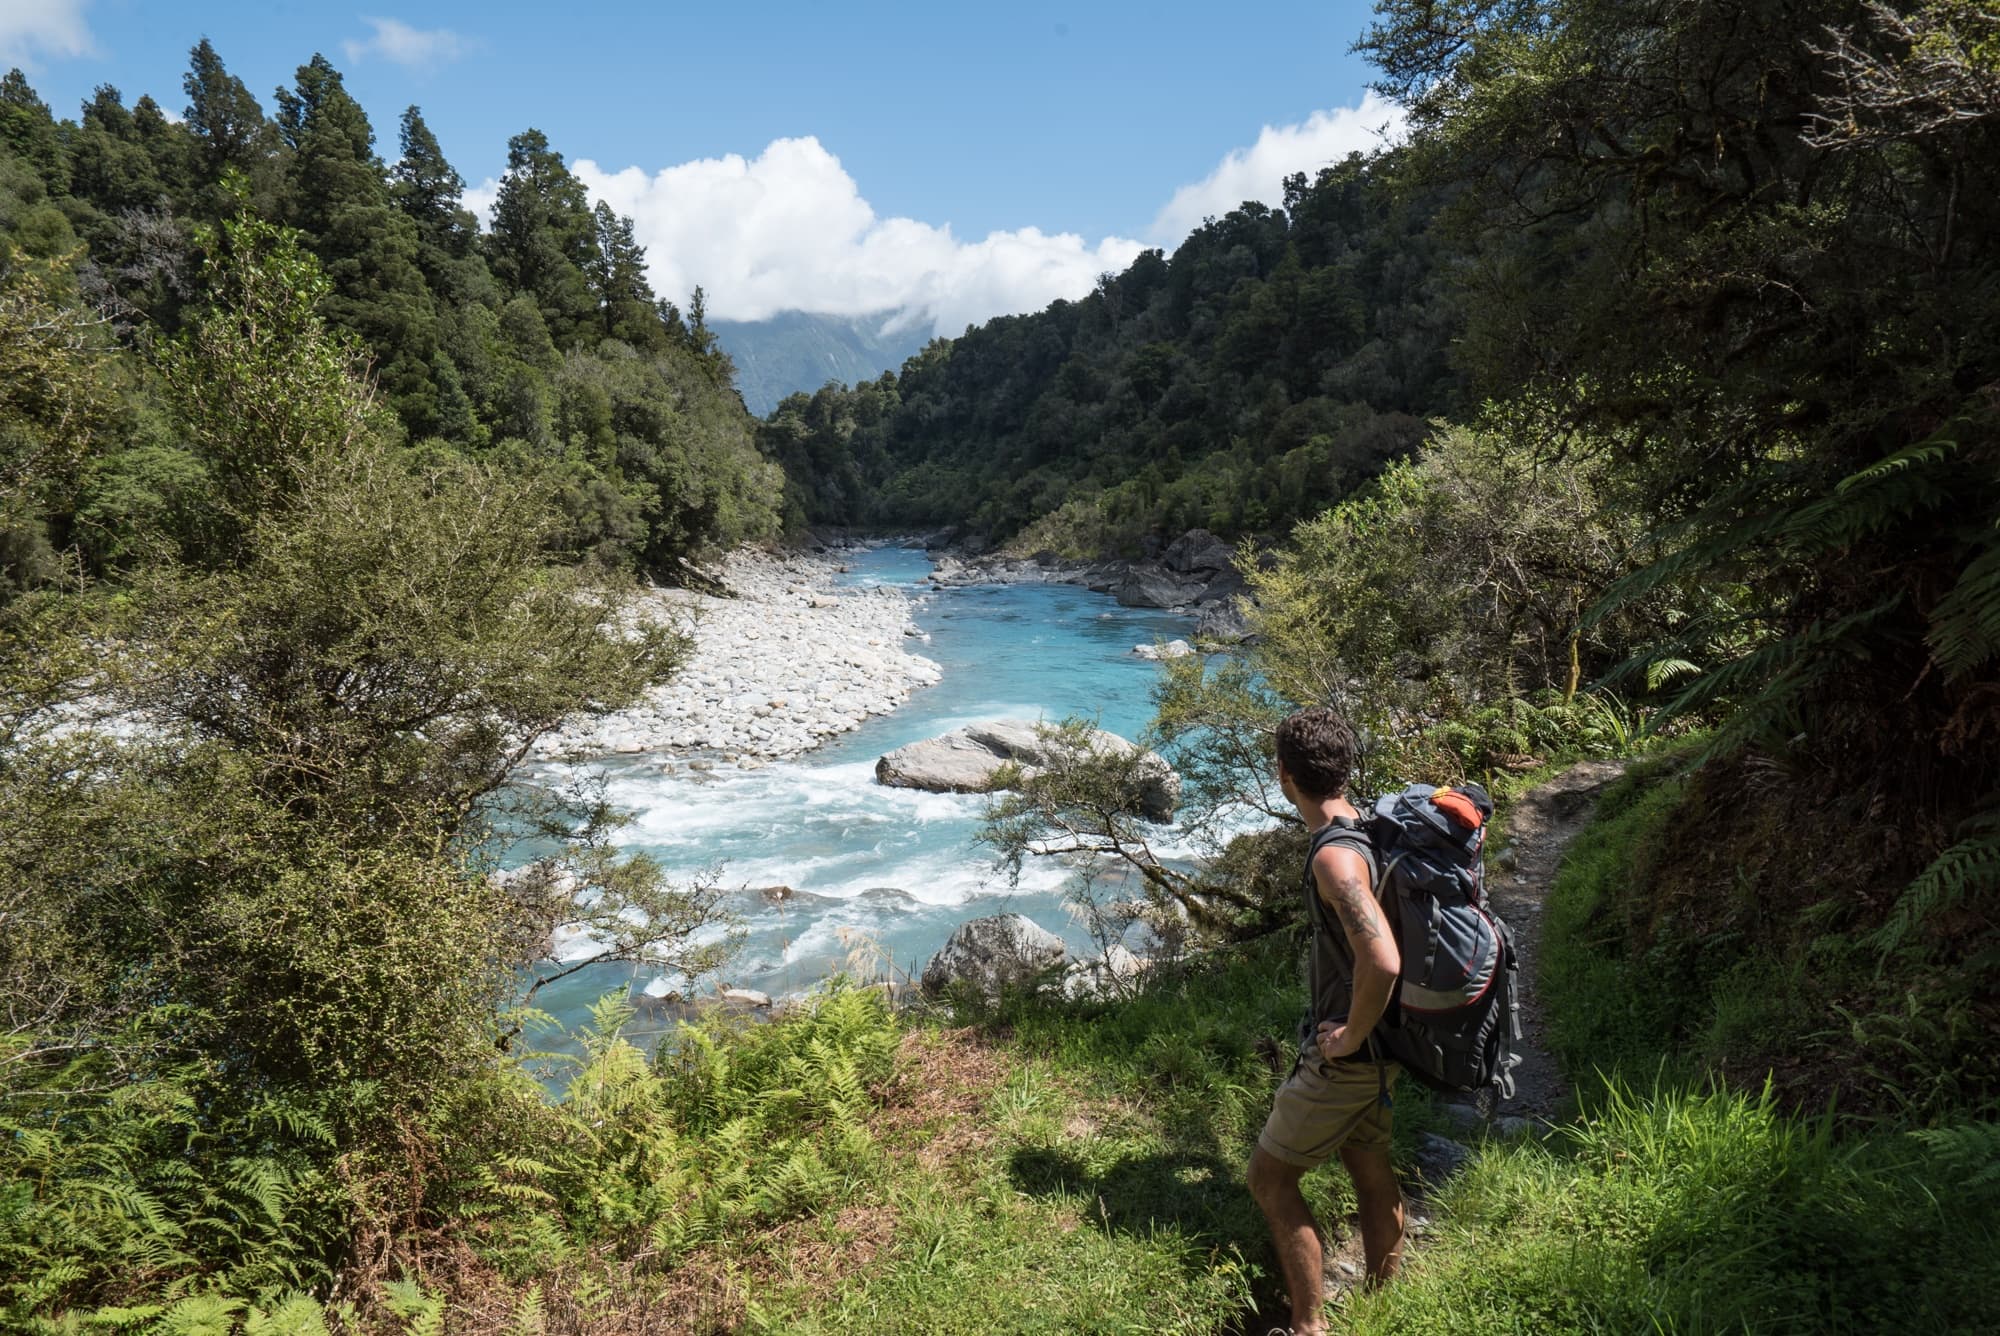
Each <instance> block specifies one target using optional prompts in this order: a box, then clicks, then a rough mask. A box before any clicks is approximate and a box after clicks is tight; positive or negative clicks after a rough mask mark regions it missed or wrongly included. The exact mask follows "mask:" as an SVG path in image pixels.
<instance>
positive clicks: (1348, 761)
mask: <svg viewBox="0 0 2000 1336" xmlns="http://www.w3.org/2000/svg"><path fill="white" fill-rule="evenodd" d="M1353 766H1354V734H1353V731H1352V730H1350V729H1349V728H1348V726H1347V723H1346V721H1345V720H1343V719H1342V718H1341V717H1340V716H1339V715H1337V714H1335V713H1334V712H1333V711H1332V710H1328V709H1319V708H1315V709H1310V710H1301V711H1300V712H1299V713H1297V714H1294V715H1292V716H1291V717H1290V718H1288V719H1286V720H1285V721H1284V722H1283V723H1281V724H1280V725H1278V785H1279V787H1280V788H1281V789H1282V790H1283V791H1284V794H1285V797H1286V798H1287V799H1288V800H1290V802H1291V804H1292V805H1293V806H1294V807H1296V808H1297V809H1298V812H1299V816H1300V818H1301V819H1302V820H1304V822H1305V823H1306V828H1307V829H1308V830H1310V831H1311V832H1312V833H1313V838H1312V851H1311V853H1310V855H1309V858H1308V862H1307V868H1306V875H1305V891H1306V895H1307V896H1308V903H1307V909H1308V911H1309V918H1310V921H1311V923H1312V925H1313V935H1312V953H1311V957H1310V963H1309V965H1308V982H1309V985H1310V991H1311V1006H1312V1012H1311V1017H1310V1026H1311V1033H1310V1035H1308V1036H1305V1037H1304V1038H1305V1042H1304V1045H1303V1047H1302V1049H1301V1051H1300V1053H1299V1060H1298V1062H1297V1063H1296V1064H1295V1065H1294V1067H1293V1068H1292V1074H1291V1076H1290V1077H1289V1078H1288V1079H1287V1080H1286V1081H1285V1083H1284V1085H1283V1086H1281V1087H1280V1088H1279V1090H1278V1096H1277V1099H1276V1101H1275V1102H1274V1104H1273V1106H1272V1108H1271V1116H1270V1119H1269V1120H1268V1121H1267V1122H1266V1123H1265V1124H1264V1130H1263V1132H1262V1133H1261V1134H1260V1135H1259V1136H1258V1138H1257V1149H1256V1150H1255V1151H1253V1152H1252V1153H1251V1156H1250V1192H1251V1195H1252V1196H1254V1197H1255V1198H1256V1199H1257V1204H1258V1206H1260V1207H1262V1208H1263V1211H1264V1217H1265V1219H1267V1220H1269V1221H1270V1223H1271V1238H1272V1241H1273V1242H1274V1243H1275V1244H1276V1245H1277V1250H1278V1261H1279V1263H1280V1265H1282V1266H1283V1268H1284V1272H1285V1288H1286V1292H1287V1294H1288V1295H1289V1297H1290V1299H1291V1305H1292V1327H1291V1330H1292V1331H1293V1332H1295V1333H1298V1336H1308V1334H1309V1333H1314V1332H1322V1331H1324V1330H1325V1329H1326V1328H1325V1325H1324V1322H1323V1320H1322V1318H1321V1316H1320V1298H1321V1291H1320V1285H1321V1281H1320V1273H1321V1267H1322V1265H1323V1254H1322V1249H1321V1240H1320V1233H1319V1226H1318V1222H1316V1221H1315V1220H1314V1219H1313V1215H1312V1211H1311V1209H1310V1208H1309V1207H1307V1205H1306V1201H1305V1197H1304V1196H1303V1195H1302V1194H1301V1193H1300V1191H1299V1180H1300V1179H1301V1178H1303V1177H1304V1176H1305V1174H1306V1173H1307V1171H1308V1170H1311V1169H1313V1168H1315V1167H1317V1166H1318V1165H1320V1164H1322V1163H1324V1162H1325V1161H1326V1160H1327V1158H1328V1157H1330V1156H1332V1155H1335V1154H1338V1155H1339V1156H1340V1162H1341V1164H1342V1165H1343V1166H1344V1167H1345V1168H1346V1170H1347V1174H1348V1177H1349V1178H1351V1179H1353V1180H1354V1195H1355V1200H1356V1203H1357V1205H1358V1208H1359V1214H1360V1219H1361V1246H1362V1249H1363V1251H1364V1253H1365V1254H1366V1256H1367V1261H1368V1283H1369V1284H1370V1285H1379V1284H1381V1283H1382V1282H1383V1281H1385V1280H1387V1279H1389V1278H1390V1277H1391V1276H1393V1275H1395V1273H1396V1268H1397V1266H1398V1265H1399V1263H1400V1262H1401V1260H1402V1253H1403V1194H1402V1190H1401V1188H1400V1187H1398V1186H1397V1183H1396V1173H1395V1170H1394V1169H1393V1168H1392V1167H1391V1165H1390V1163H1389V1113H1390V1104H1389V1090H1390V1087H1391V1086H1392V1085H1393V1084H1394V1083H1395V1079H1396V1075H1397V1072H1398V1070H1399V1069H1398V1068H1397V1067H1396V1066H1395V1064H1394V1063H1391V1062H1388V1061H1386V1060H1383V1061H1381V1062H1377V1061H1375V1060H1374V1059H1373V1058H1372V1057H1371V1047H1370V1044H1369V1042H1368V1041H1369V1035H1370V1032H1371V1031H1372V1030H1373V1029H1374V1027H1375V1025H1376V1022H1378V1021H1380V1020H1381V1019H1382V1014H1383V1012H1384V1011H1385V1010H1386V1009H1387V1007H1388V1005H1389V999H1390V996H1391V993H1392V990H1393V989H1394V987H1395V983H1396V976H1397V971H1398V970H1399V969H1400V968H1401V967H1402V961H1401V958H1400V956H1399V954H1398V952H1397V948H1396V937H1395V933H1394V932H1393V931H1392V930H1391V928H1390V926H1389V921H1388V917H1387V916H1386V915H1385V914H1384V913H1383V912H1382V906H1381V904H1380V902H1379V901H1377V899H1376V898H1375V878H1376V869H1375V866H1374V862H1375V859H1374V854H1373V852H1372V850H1371V849H1370V847H1369V843H1368V839H1367V836H1366V835H1365V833H1364V832H1362V831H1361V830H1360V829H1359V828H1358V827H1356V826H1354V825H1353V824H1352V823H1353V822H1355V821H1356V820H1357V818H1358V816H1359V813H1357V812H1356V811H1355V809H1354V805H1353V804H1352V803H1350V802H1349V801H1348V800H1347V780H1348V776H1349V773H1350V772H1351V771H1352V769H1353ZM1314 900H1317V904H1315V903H1313V901H1314Z"/></svg>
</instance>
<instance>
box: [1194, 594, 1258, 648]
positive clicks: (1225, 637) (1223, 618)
mask: <svg viewBox="0 0 2000 1336" xmlns="http://www.w3.org/2000/svg"><path fill="white" fill-rule="evenodd" d="M1194 638H1195V639H1196V640H1206V641H1209V642H1210V643H1212V644H1217V645H1240V644H1242V643H1243V642H1244V641H1246V640H1248V639H1250V618H1249V617H1248V615H1246V614H1245V613H1244V611H1243V605H1242V604H1241V603H1240V602H1238V601H1237V600H1235V599H1229V600H1227V601H1226V602H1222V603H1215V604H1211V605H1209V606H1207V607H1204V608H1203V609H1202V610H1201V616H1200V617H1198V618H1196V619H1195V624H1194Z"/></svg>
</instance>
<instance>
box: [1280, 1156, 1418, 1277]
mask: <svg viewBox="0 0 2000 1336" xmlns="http://www.w3.org/2000/svg"><path fill="white" fill-rule="evenodd" d="M1340 1162H1341V1163H1342V1164H1343V1165H1345V1166H1346V1167H1347V1176H1348V1177H1349V1178H1351V1179H1353V1180H1354V1202H1355V1212H1356V1214H1357V1215H1359V1216H1360V1218H1361V1251H1362V1253H1363V1254H1364V1255H1365V1256H1366V1257H1367V1259H1368V1284H1369V1285H1370V1287H1373V1286H1376V1285H1380V1284H1381V1283H1382V1282H1383V1281H1385V1280H1388V1279H1389V1278H1390V1277H1392V1276H1394V1275H1395V1274H1396V1270H1397V1268H1398V1267H1400V1266H1402V1264H1403V1188H1402V1185H1401V1184H1400V1183H1398V1182H1397V1181H1396V1170H1395V1167H1394V1166H1393V1165H1391V1164H1390V1163H1389V1150H1388V1148H1387V1147H1386V1146H1342V1147H1341V1148H1340ZM1295 1184H1296V1180H1295ZM1294 1191H1296V1185H1295V1187H1294ZM1266 1213H1267V1214H1268V1209H1267V1212H1266Z"/></svg>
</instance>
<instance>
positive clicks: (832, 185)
mask: <svg viewBox="0 0 2000 1336" xmlns="http://www.w3.org/2000/svg"><path fill="white" fill-rule="evenodd" d="M1402 125H1403V118H1402V113H1401V111H1400V109H1399V108H1397V107H1396V106H1395V105H1394V104H1393V103H1390V102H1387V101H1385V100H1383V99H1381V98H1379V97H1376V96H1374V95H1373V94H1370V95H1369V96H1367V97H1365V98H1363V99H1362V101H1361V103H1360V105H1359V106H1354V107H1343V108H1337V109H1335V110H1332V111H1322V112H1316V113H1314V114H1313V115H1312V116H1311V117H1309V118H1308V119H1307V120H1306V122H1305V123H1304V124H1302V125H1289V126H1281V127H1276V128H1273V127H1269V126H1267V127H1265V128H1264V130H1263V132H1262V133H1261V134H1259V135H1258V136H1257V142H1256V143H1255V144H1252V145H1251V146H1250V147H1248V148H1243V149H1237V150H1235V151H1234V152H1232V153H1230V154H1229V155H1228V156H1226V157H1225V158H1224V159H1223V160H1222V162H1221V163H1220V164H1219V165H1217V167H1216V168H1215V170H1214V171H1213V172H1211V173H1209V175H1208V176H1207V177H1206V178H1205V179H1203V180H1201V181H1198V182H1196V183H1195V184H1193V185H1189V186H1184V187H1182V188H1181V189H1180V190H1178V191H1176V192H1174V195H1173V198H1172V199H1171V200H1169V201H1168V202H1167V204H1166V207H1164V208H1163V209H1161V210H1160V212H1159V216H1158V217H1157V219H1156V220H1155V221H1154V223H1153V228H1152V234H1153V237H1154V240H1155V242H1156V243H1158V244H1162V245H1165V246H1168V247H1172V246H1174V245H1177V244H1179V242H1180V241H1181V240H1182V239H1183V238H1184V237H1186V236H1187V234H1188V233H1189V232H1191V231H1193V230H1194V228H1195V227H1197V226H1199V225H1200V223H1201V220H1202V219H1203V218H1204V217H1206V216H1209V215H1217V216H1219V215H1221V214H1224V213H1227V212H1228V211H1229V210H1231V209H1233V208H1235V207H1236V206H1237V205H1238V204H1240V203H1242V202H1243V201H1244V200H1246V199H1262V200H1265V201H1268V202H1270V203H1273V204H1275V203H1277V202H1278V201H1280V200H1281V199H1282V198H1283V184H1282V183H1283V180H1284V178H1285V176H1286V175H1288V174H1289V173H1292V172H1297V171H1305V172H1311V171H1313V170H1315V169H1317V168H1318V167H1320V166H1322V165H1325V164H1328V163H1334V162H1338V161H1340V160H1341V159H1342V158H1344V157H1346V156H1347V154H1348V153H1349V152H1352V151H1355V150H1360V151H1363V152H1365V151H1368V150H1371V149H1375V148H1379V147H1381V145H1382V143H1383V142H1384V138H1383V136H1384V133H1385V132H1386V134H1387V135H1388V136H1389V137H1390V138H1394V137H1396V136H1399V135H1400V134H1401V132H1402ZM571 169H572V170H573V171H574V172H575V173H576V175H577V176H578V178H579V179H581V180H582V182H583V184H584V186H585V187H586V188H587V189H588V190H589V191H590V193H591V195H592V196H593V197H595V198H596V199H600V200H603V201H604V202H606V203H608V204H609V205H610V206H611V207H612V208H613V209H615V210H617V211H618V212H619V213H621V214H624V215H626V216H628V217H630V218H631V219H632V222H633V228H634V231H635V232H636V233H637V235H638V238H639V241H640V242H641V243H642V244H643V245H644V246H645V247H646V259H647V264H648V267H649V268H650V270H651V273H652V280H653V287H654V289H655V290H656V291H658V292H659V293H660V294H661V295H662V296H665V297H669V298H671V299H672V300H674V301H676V302H685V301H686V300H687V297H688V294H689V293H691V292H692V291H693V290H694V288H695V285H696V284H700V285H701V287H702V289H703V290H704V291H705V293H706V294H707V297H708V310H709V313H710V314H711V315H713V316H715V317H717V318H718V319H725V320H762V319H764V318H766V317H768V316H771V315H774V314H776V313H777V312H779V311H785V310H801V311H812V312H816V313H819V314H825V315H873V314H877V313H884V312H888V313H893V323H895V324H898V325H909V324H914V323H925V324H928V325H929V326H930V327H931V329H932V330H933V331H934V332H936V333H939V334H948V335H949V334H957V333H959V332H960V331H962V330H963V329H964V328H965V327H966V326H967V325H969V324H978V323H980V322H981V321H984V320H988V319H991V318H992V317H994V316H996V315H1008V314H1012V313H1015V312H1020V311H1036V310H1040V309H1041V308H1042V307H1044V306H1047V305H1048V304H1049V303H1050V302H1052V301H1054V300H1056V299H1057V298H1071V299H1074V298H1078V297H1082V296H1084V295H1085V294H1087V293H1088V292H1089V291H1090V290H1091V288H1092V287H1093V286H1094V285H1095V283H1096V281H1097V278H1098V276H1099V275H1100V274H1103V273H1106V272H1116V271H1119V270H1122V269H1124V268H1125V267H1126V266H1127V265H1129V264H1130V263H1131V262H1132V261H1133V259H1135V258H1136V257H1137V256H1138V254H1139V252H1140V251H1141V250H1143V249H1145V244H1144V243H1142V242H1139V241H1135V240H1132V239H1130V238H1127V237H1119V236H1108V237H1104V238H1102V239H1100V240H1098V241H1097V242H1095V243H1092V242H1090V241H1088V240H1086V239H1085V238H1083V237H1080V236H1077V235H1076V234H1074V233H1070V232H1056V233H1051V232H1044V231H1042V230H1041V229H1039V228H1034V227H1027V228H1021V229H1019V230H1017V231H1006V232H993V233H990V234H988V235H987V236H986V237H984V238H983V239H980V240H967V239H962V238H960V237H958V236H957V235H955V234H954V233H953V231H952V229H951V227H950V225H949V224H944V225H938V224H932V223H925V222H920V221H918V220H916V219H913V218H882V217H878V216H877V215H876V213H875V210H874V208H873V207H872V206H870V205H869V203H868V201H867V199H866V198H864V197H863V196H862V194H861V189H860V186H859V185H858V183H856V181H855V180H854V178H853V177H852V176H850V175H848V173H847V170H846V168H844V167H842V166H841V163H840V159H839V158H837V157H835V156H834V155H833V154H832V153H830V152H828V151H827V149H826V148H825V146H824V145H822V144H821V143H820V141H819V140H818V139H816V138H813V137H811V136H807V137H804V138H799V139H778V140H774V141H772V142H771V143H770V144H769V145H768V146H767V147H766V148H765V149H764V151H763V152H762V153H759V154H758V155H757V156H756V157H754V158H746V157H744V156H742V155H740V154H734V153H732V154H729V155H727V156H725V157H721V158H703V159H700V160H699V161H696V162H686V163H682V164H681V165H679V166H677V167H668V168H666V169H665V170H663V171H658V172H650V173H649V172H647V171H645V170H644V169H642V168H639V167H627V168H624V169H623V170H622V171H609V170H606V169H605V168H603V167H601V166H599V165H598V164H597V163H595V162H593V161H591V160H590V159H588V158H579V159H578V160H577V161H576V162H574V163H572V164H571ZM497 193H498V188H497V186H496V184H495V183H494V182H493V181H490V180H489V181H487V182H485V183H484V184H483V185H479V186H474V187H472V188H471V189H469V190H467V191H466V192H465V206H466V207H467V208H469V209H472V210H473V211H475V212H476V213H477V214H479V215H480V216H481V217H482V218H485V217H489V216H490V214H491V210H492V207H493V201H494V198H495V196H496V195H497Z"/></svg>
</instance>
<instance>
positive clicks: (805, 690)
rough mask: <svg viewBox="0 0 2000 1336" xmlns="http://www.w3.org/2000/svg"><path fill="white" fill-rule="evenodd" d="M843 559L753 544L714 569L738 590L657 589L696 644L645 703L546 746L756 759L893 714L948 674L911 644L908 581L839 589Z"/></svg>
mask: <svg viewBox="0 0 2000 1336" xmlns="http://www.w3.org/2000/svg"><path fill="white" fill-rule="evenodd" d="M840 566H841V563H840V562H839V560H838V559H837V558H834V557H824V556H808V555H793V556H784V557H773V556H769V555H767V554H764V553H761V552H753V551H748V550H745V551H742V552H738V553H735V554H733V555H731V556H730V557H729V558H728V559H727V560H726V561H725V562H724V563H723V564H722V566H721V568H720V569H719V570H716V571H714V572H713V574H714V575H715V576H716V577H717V578H718V579H720V580H721V581H722V583H723V584H724V585H726V586H727V587H728V588H730V589H731V590H733V591H735V593H736V594H737V595H738V597H736V598H715V597H712V596H709V595H706V594H697V593H693V592H690V591H687V590H680V589H662V590H657V591H655V592H653V593H650V594H648V595H647V596H646V599H645V603H644V607H645V609H646V611H647V613H648V615H651V616H653V617H656V618H658V619H660V620H661V621H662V622H665V623H667V624H669V625H672V626H676V627H679V628H680V629H682V630H683V631H686V632H688V633H689V634H691V635H692V636H693V637H694V642H695V650H694V654H693V655H692V656H691V657H690V658H689V660H688V662H687V663H685V664H684V665H682V667H681V669H680V671H679V672H678V673H676V674H675V676H674V679H673V680H672V681H671V682H668V683H667V684H666V685H665V686H662V687H658V688H656V689H655V690H654V691H653V692H652V693H651V694H650V695H649V696H648V697H647V699H646V700H645V701H644V702H643V703H642V704H640V705H638V706H635V707H634V708H632V709H629V710H623V711H620V712H619V713H617V714H613V715H606V716H603V717H601V718H595V719H579V720H577V721H575V722H574V723H572V724H571V725H570V726H569V727H567V728H565V729H563V730H562V731H561V732H559V733H555V734H552V735H550V736H549V737H546V738H544V739H543V740H542V741H541V743H540V744H539V745H538V746H537V749H536V750H537V753H538V754H539V755H541V756H543V757H550V758H553V757H564V758H580V757H587V756H603V755H609V754H616V753H660V754H663V755H693V754H699V755H703V756H712V757H715V758H718V759H720V760H722V761H724V762H734V763H736V764H741V765H749V766H754V765H757V764H760V763H761V762H763V761H766V760H775V759H777V758H780V757H786V756H796V755H798V754H800V753H801V752H806V751H810V750H812V749H813V748H814V747H817V746H818V745H819V744H820V743H822V742H824V741H825V740H826V739H827V738H829V737H832V736H833V735H834V734H837V733H846V732H850V731H852V730H853V729H854V728H855V727H856V726H857V725H859V724H860V722H861V721H862V720H863V719H866V718H867V717H868V716H870V715H875V714H887V713H889V711H891V710H893V709H895V708H896V707H897V706H898V705H901V704H902V703H903V702H904V701H906V700H908V699H909V696H910V692H912V691H913V690H915V689H916V688H918V687H922V686H929V685H930V684H932V683H934V682H936V681H937V680H938V677H939V669H938V666H937V665H936V664H935V663H932V662H931V661H930V660H929V659H926V658H923V657H922V656H920V655H917V654H912V653H910V652H909V651H908V649H907V648H906V646H907V645H909V644H911V643H912V642H913V641H914V640H915V638H916V637H917V636H919V635H920V634H921V633H920V632H918V630H917V628H916V627H915V626H913V625H912V624H911V622H910V600H909V598H908V597H907V596H906V595H905V594H904V593H903V592H902V591H901V590H896V589H835V588H834V585H833V577H834V576H835V575H836V574H838V572H839V570H840Z"/></svg>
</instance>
